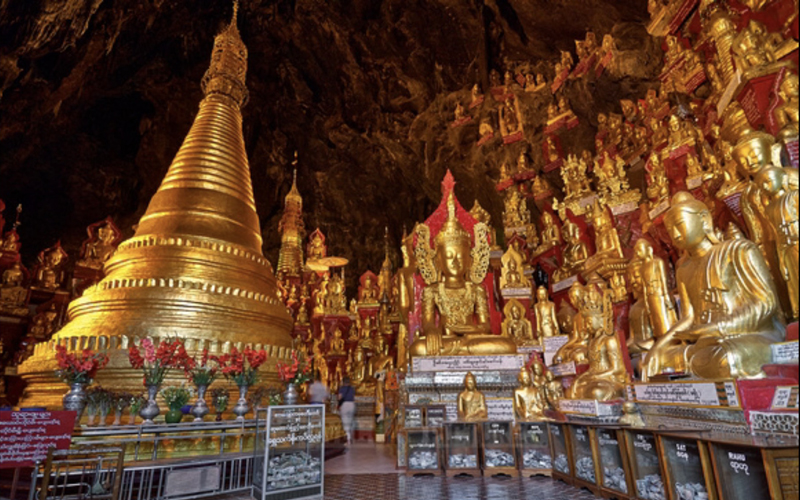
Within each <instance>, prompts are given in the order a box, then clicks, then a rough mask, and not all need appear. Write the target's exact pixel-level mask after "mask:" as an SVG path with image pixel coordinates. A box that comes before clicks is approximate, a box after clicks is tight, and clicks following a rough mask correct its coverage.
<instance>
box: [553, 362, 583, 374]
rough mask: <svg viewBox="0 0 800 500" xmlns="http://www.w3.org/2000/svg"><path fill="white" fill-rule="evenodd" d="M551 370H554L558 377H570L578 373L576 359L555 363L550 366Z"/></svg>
mask: <svg viewBox="0 0 800 500" xmlns="http://www.w3.org/2000/svg"><path fill="white" fill-rule="evenodd" d="M550 371H551V372H553V375H555V376H556V377H568V376H570V375H575V374H577V373H578V372H577V371H576V370H575V362H574V361H570V362H569V363H561V364H560V365H553V366H551V367H550Z"/></svg>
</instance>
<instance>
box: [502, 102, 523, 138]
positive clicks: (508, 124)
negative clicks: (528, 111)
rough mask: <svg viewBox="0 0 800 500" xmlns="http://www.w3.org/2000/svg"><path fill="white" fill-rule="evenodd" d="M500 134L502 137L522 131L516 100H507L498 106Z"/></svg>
mask: <svg viewBox="0 0 800 500" xmlns="http://www.w3.org/2000/svg"><path fill="white" fill-rule="evenodd" d="M498 116H499V121H500V133H501V134H502V135H503V137H506V136H509V135H512V134H515V133H517V132H521V131H522V122H521V121H520V117H519V111H518V110H517V101H516V99H509V100H507V101H505V102H504V103H503V105H502V106H500V113H499V115H498Z"/></svg>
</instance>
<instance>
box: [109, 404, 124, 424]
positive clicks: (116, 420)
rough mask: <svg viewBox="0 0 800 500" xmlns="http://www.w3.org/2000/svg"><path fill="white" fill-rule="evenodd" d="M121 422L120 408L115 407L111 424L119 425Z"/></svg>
mask: <svg viewBox="0 0 800 500" xmlns="http://www.w3.org/2000/svg"><path fill="white" fill-rule="evenodd" d="M121 423H122V410H120V409H119V408H117V409H116V410H114V422H113V423H112V424H111V425H120V424H121Z"/></svg>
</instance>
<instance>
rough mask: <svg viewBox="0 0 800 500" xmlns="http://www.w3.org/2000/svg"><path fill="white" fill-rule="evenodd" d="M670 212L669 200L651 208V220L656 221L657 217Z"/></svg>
mask: <svg viewBox="0 0 800 500" xmlns="http://www.w3.org/2000/svg"><path fill="white" fill-rule="evenodd" d="M667 210H669V200H664V201H662V202H661V203H659V204H658V205H656V206H655V207H653V208H651V209H650V211H649V212H648V214H649V215H650V220H655V219H656V217H658V216H659V215H661V214H663V213H664V212H666V211H667Z"/></svg>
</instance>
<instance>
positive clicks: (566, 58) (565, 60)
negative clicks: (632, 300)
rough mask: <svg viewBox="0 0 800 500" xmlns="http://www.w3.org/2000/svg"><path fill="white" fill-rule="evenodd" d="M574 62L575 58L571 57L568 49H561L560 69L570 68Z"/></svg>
mask: <svg viewBox="0 0 800 500" xmlns="http://www.w3.org/2000/svg"><path fill="white" fill-rule="evenodd" d="M574 64H575V60H574V59H573V58H572V52H570V51H568V50H562V51H561V68H562V70H569V69H572V66H573V65H574Z"/></svg>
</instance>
